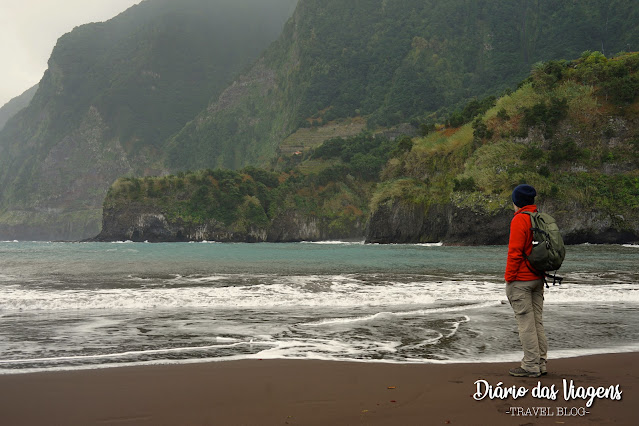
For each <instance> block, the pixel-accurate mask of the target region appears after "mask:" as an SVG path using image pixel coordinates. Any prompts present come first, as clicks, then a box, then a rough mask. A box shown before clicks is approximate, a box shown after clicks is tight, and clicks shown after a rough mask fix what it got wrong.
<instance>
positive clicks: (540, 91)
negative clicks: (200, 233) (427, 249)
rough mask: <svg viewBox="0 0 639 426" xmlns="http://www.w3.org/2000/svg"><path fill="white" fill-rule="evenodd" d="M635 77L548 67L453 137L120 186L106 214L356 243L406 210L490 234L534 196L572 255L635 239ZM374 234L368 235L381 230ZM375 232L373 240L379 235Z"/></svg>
mask: <svg viewBox="0 0 639 426" xmlns="http://www.w3.org/2000/svg"><path fill="white" fill-rule="evenodd" d="M638 71H639V54H637V53H632V54H621V55H619V56H617V57H613V58H606V57H605V56H604V55H603V54H601V53H599V52H585V53H584V54H583V55H582V56H581V58H579V59H577V60H574V61H550V62H546V63H539V64H536V65H535V66H534V68H533V71H532V73H531V75H530V77H529V78H527V79H526V80H524V81H523V82H522V83H521V84H520V87H519V89H517V90H516V91H515V92H513V93H510V94H507V95H505V96H502V97H501V98H499V99H494V98H487V99H484V100H473V101H471V102H469V104H467V105H466V107H464V108H462V109H460V110H459V111H458V112H455V113H453V114H451V116H450V117H449V119H448V120H447V122H448V123H449V126H443V125H438V126H437V129H435V130H434V131H431V132H430V133H429V134H427V135H426V136H423V137H417V138H414V139H411V138H408V137H405V136H404V137H399V138H397V139H395V140H393V141H391V140H389V139H386V138H384V137H381V136H375V135H374V134H372V133H370V132H369V133H362V134H360V135H358V136H355V137H350V138H346V139H344V138H334V139H331V140H328V141H326V142H324V143H323V144H322V145H320V146H319V147H317V148H316V149H314V150H312V151H311V152H308V153H306V154H304V156H303V158H302V154H301V153H297V154H293V155H292V156H288V157H282V158H280V162H279V163H278V165H277V167H276V168H274V169H272V170H271V171H266V170H262V169H256V168H253V167H251V168H246V169H244V170H241V171H238V172H232V171H222V170H205V171H200V172H193V173H186V174H184V173H181V174H179V175H177V176H167V177H163V178H153V179H152V178H145V179H131V178H124V179H120V180H119V181H118V182H116V184H115V185H114V186H113V187H112V188H111V190H110V191H109V196H108V197H107V201H106V202H105V210H108V209H113V208H115V207H116V206H118V205H119V206H122V205H126V204H127V203H130V202H134V201H136V200H143V201H144V203H147V205H151V206H153V207H154V209H155V210H156V211H161V212H162V213H164V214H165V215H166V216H167V218H169V220H170V221H171V220H182V221H187V222H191V223H197V222H198V221H200V222H202V221H206V220H209V219H211V218H214V219H215V220H217V221H218V222H220V223H223V224H225V226H228V227H230V228H232V229H233V230H235V231H241V230H246V229H248V227H249V226H250V225H251V224H252V225H254V226H258V227H264V228H268V226H269V224H270V223H271V222H272V221H273V220H274V219H275V218H277V217H278V216H280V215H282V214H283V213H284V212H286V211H295V212H297V213H298V214H300V215H302V216H305V217H314V218H320V219H322V220H325V221H326V223H329V224H330V225H329V226H330V227H331V228H332V230H333V231H335V234H334V235H339V234H340V233H341V235H350V234H349V231H352V229H354V227H358V228H357V229H362V230H363V227H362V226H361V224H362V223H364V222H366V221H367V220H369V218H370V217H374V216H375V214H377V213H379V212H383V214H385V215H389V214H398V217H401V216H402V213H401V208H400V209H399V210H397V209H396V208H395V207H396V206H397V205H398V204H399V205H401V206H404V207H403V208H404V210H405V209H406V208H407V209H409V210H408V211H409V212H410V214H408V215H406V217H410V218H412V219H414V218H417V219H418V220H424V221H427V220H433V221H446V220H447V219H446V218H442V217H435V216H433V215H436V214H439V215H441V214H443V213H441V212H442V211H443V210H442V209H444V210H445V209H449V210H450V209H451V208H453V209H458V210H459V211H461V210H465V211H468V212H471V213H470V214H472V215H479V216H478V217H484V218H486V220H491V219H490V218H492V217H497V216H499V217H502V218H503V217H507V215H506V214H505V213H506V212H508V211H509V210H510V209H511V203H510V201H509V200H510V192H511V191H512V188H513V187H514V186H516V185H517V184H519V183H522V182H527V183H529V184H532V185H534V186H535V187H536V188H537V190H538V192H539V198H538V200H539V201H540V202H541V203H542V204H543V206H544V208H545V209H546V210H547V211H551V212H553V213H554V214H555V215H557V217H558V218H559V220H560V221H563V223H564V225H566V226H564V228H563V229H564V230H565V231H566V232H567V233H568V234H570V233H571V232H572V233H573V234H574V235H572V236H569V240H570V241H573V242H578V241H580V240H579V238H581V239H582V240H588V239H594V240H597V238H602V237H601V235H603V234H606V235H607V237H606V238H610V239H612V240H614V238H621V239H623V238H636V237H637V236H639V228H638V227H637V223H638V222H637V220H638V219H639V214H638V212H639V99H638V98H639V73H638ZM464 121H466V123H465V124H460V122H461V123H463V122H464ZM450 123H456V124H459V126H458V127H452V126H451V124H450ZM393 209H395V210H393ZM433 209H435V210H433ZM429 211H430V212H431V213H430V216H429ZM433 211H437V212H439V213H433ZM393 212H394V213H393ZM500 215H501V216H500ZM427 218H429V219H427ZM480 220H483V219H480ZM374 222H375V223H371V224H370V226H372V227H373V228H374V227H375V226H380V225H379V223H378V222H379V221H374ZM380 223H381V222H380ZM356 224H357V225H356ZM471 225H472V224H468V226H471ZM407 226H408V227H409V228H410V232H411V233H412V235H403V236H402V238H405V239H406V241H433V240H435V241H439V240H440V239H442V238H445V237H446V234H445V233H446V232H449V233H450V232H451V231H450V229H449V228H446V227H444V228H445V229H446V230H445V231H441V229H440V230H438V229H436V227H435V228H433V227H429V226H422V225H421V224H408V225H407ZM460 226H461V228H463V226H466V225H465V224H461V225H459V226H458V227H457V228H456V230H455V232H458V233H463V232H468V230H466V229H460ZM444 228H442V229H444ZM494 229H501V227H500V226H495V227H494ZM376 231H378V230H375V229H369V235H370V234H371V233H372V234H374V233H375V232H376ZM470 231H471V232H472V230H470ZM442 232H444V233H443V234H442ZM491 232H493V231H491ZM500 232H501V234H499V235H494V237H495V239H494V240H490V241H491V242H499V241H501V240H502V239H503V237H504V235H506V234H507V227H506V226H503V229H502V230H501V231H500ZM493 234H495V232H493ZM502 234H503V235H502ZM579 235H580V236H579ZM452 237H453V240H455V238H457V241H459V242H464V239H463V238H462V237H459V236H456V237H455V236H452ZM480 240H481V239H480ZM473 241H475V240H473Z"/></svg>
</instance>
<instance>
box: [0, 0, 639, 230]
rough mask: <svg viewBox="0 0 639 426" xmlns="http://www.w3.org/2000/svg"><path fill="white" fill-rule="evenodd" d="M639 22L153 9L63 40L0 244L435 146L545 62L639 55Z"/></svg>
mask: <svg viewBox="0 0 639 426" xmlns="http://www.w3.org/2000/svg"><path fill="white" fill-rule="evenodd" d="M296 4H297V7H296V9H295V12H294V13H293V16H292V18H291V19H289V20H288V22H287V23H286V25H283V24H284V22H285V21H286V19H287V18H288V17H289V16H290V15H291V14H292V11H293V7H294V6H295V5H296ZM637 21H639V9H638V8H636V7H635V2H634V1H631V0H614V1H609V2H603V1H600V0H584V1H580V2H569V1H568V2H566V1H557V0H554V1H551V0H519V1H507V0H495V1H490V2H476V1H468V0H451V1H447V2H443V1H424V0H363V1H357V2H345V1H337V0H300V1H299V2H296V1H295V0H269V1H264V0H215V1H208V0H185V1H183V2H175V1H169V0H147V1H144V2H142V3H140V4H139V5H137V6H134V7H132V8H131V9H129V10H128V11H126V12H125V13H123V14H121V15H119V16H118V17H116V18H114V19H112V20H110V21H107V22H104V23H97V24H90V25H84V26H81V27H78V28H76V29H75V30H74V31H72V32H71V33H69V34H67V35H65V36H63V37H61V38H60V40H59V42H58V44H57V46H56V48H55V49H54V51H53V53H52V56H51V59H50V61H49V69H48V70H47V72H46V73H45V75H44V77H43V79H42V81H41V82H40V85H39V88H38V91H37V93H36V94H35V96H34V98H33V100H32V101H31V102H30V104H29V106H28V107H27V108H25V109H23V110H22V111H20V112H19V113H18V114H16V115H15V116H14V117H13V118H12V119H11V120H9V122H8V123H7V124H6V126H5V128H4V129H3V130H2V131H1V132H0V187H2V188H3V189H2V192H1V193H0V238H4V239H7V238H11V239H12V238H20V239H27V238H32V239H57V238H63V239H78V238H84V237H88V236H91V235H95V234H97V233H98V232H99V230H100V217H101V216H102V201H103V199H104V196H105V195H106V191H107V189H108V188H109V186H110V185H111V184H112V183H113V182H114V181H115V180H116V179H117V178H118V177H120V176H130V177H140V176H157V175H167V174H169V173H177V172H179V171H186V170H194V169H207V168H217V167H225V168H229V169H235V170H238V169H241V168H243V167H245V166H247V165H253V166H266V167H272V166H275V165H277V163H276V161H277V158H278V157H280V156H281V155H284V156H286V155H289V154H292V153H294V152H296V151H302V152H303V153H305V154H306V153H308V152H309V151H310V150H311V149H314V148H316V147H317V146H318V145H319V144H321V143H322V142H323V141H324V139H327V138H330V137H333V136H343V137H351V136H353V135H355V134H357V133H358V132H359V131H361V130H362V129H366V130H367V131H370V132H380V131H384V129H388V128H390V127H395V126H398V125H403V126H405V125H406V123H410V124H411V125H412V126H413V128H419V127H421V128H422V129H423V130H424V131H426V130H428V128H429V126H430V125H432V124H433V123H434V122H437V121H442V120H443V119H444V118H445V117H449V116H451V112H452V111H455V110H457V109H459V108H461V107H462V106H463V105H465V104H466V103H467V102H468V101H469V100H471V99H475V98H484V97H485V96H486V95H495V94H497V93H502V92H503V90H505V89H506V88H509V87H514V85H515V84H516V83H517V82H519V81H520V80H521V79H522V78H525V76H526V75H527V73H528V70H529V69H530V67H531V65H532V64H534V63H536V62H537V61H540V60H549V59H560V58H566V57H577V56H578V55H579V54H580V53H581V52H582V51H584V50H587V49H590V50H603V51H605V53H606V54H610V53H614V52H618V51H621V50H632V49H636V48H637V47H636V46H635V44H636V40H639V27H638V26H637V25H636V22H637ZM282 27H283V28H284V29H283V31H281V33H280V30H281V29H282ZM278 34H279V38H277V36H278ZM273 40H276V41H275V42H274V43H272V44H270V43H271V41H273ZM242 70H243V72H242ZM453 118H454V117H452V116H451V122H455V121H457V120H456V119H453ZM402 132H403V131H397V130H396V131H395V135H397V134H399V133H402ZM322 135H323V136H322ZM360 210H361V209H360Z"/></svg>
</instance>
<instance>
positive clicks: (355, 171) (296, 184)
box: [104, 133, 410, 236]
mask: <svg viewBox="0 0 639 426" xmlns="http://www.w3.org/2000/svg"><path fill="white" fill-rule="evenodd" d="M406 149H410V139H406V138H402V139H399V140H397V141H390V140H388V139H386V138H384V137H380V136H375V135H373V134H371V133H362V134H360V135H357V136H354V137H351V138H348V139H342V138H334V139H331V140H329V141H327V142H326V143H324V144H323V145H322V146H320V147H319V148H318V149H317V150H315V151H314V152H312V153H310V154H308V156H307V159H306V160H305V161H303V162H301V156H300V155H293V156H291V157H288V158H282V159H281V162H280V164H279V166H278V168H277V169H274V170H268V171H267V170H264V169H258V168H255V167H247V168H244V169H242V170H239V171H232V170H223V169H216V170H212V169H206V170H200V171H196V172H186V173H185V172H180V173H178V174H176V175H170V176H164V177H156V178H151V177H146V178H127V177H125V178H121V179H119V180H118V181H116V182H115V184H114V185H113V186H112V187H111V188H110V190H109V192H108V194H107V197H106V200H105V204H104V210H105V211H106V212H109V211H111V210H114V209H118V208H119V207H122V206H127V205H143V206H144V211H153V212H157V213H160V214H162V215H163V217H165V218H166V220H167V221H168V222H169V223H177V222H179V223H182V224H188V225H189V226H191V227H192V226H197V225H202V224H206V223H211V222H215V223H217V224H219V225H220V226H221V227H223V228H225V229H228V230H229V231H231V232H233V233H244V235H246V234H247V233H248V232H249V230H251V229H265V230H266V229H269V227H270V226H271V223H272V222H273V221H274V220H275V219H277V218H279V217H282V216H284V215H286V214H289V213H294V214H295V215H296V216H298V217H306V218H312V219H315V220H319V221H320V223H321V225H320V226H321V227H322V232H323V234H324V235H335V236H350V235H352V234H353V231H355V234H356V235H361V234H362V233H363V226H364V224H365V222H366V218H367V215H368V209H367V207H368V200H369V198H370V195H371V193H372V190H373V188H374V185H375V183H376V182H377V181H378V180H379V174H380V171H381V169H382V167H383V166H384V164H385V163H386V161H387V160H388V158H390V157H391V156H396V155H399V154H401V153H402V152H404V151H405V150H406Z"/></svg>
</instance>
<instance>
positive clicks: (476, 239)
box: [366, 200, 639, 245]
mask: <svg viewBox="0 0 639 426" xmlns="http://www.w3.org/2000/svg"><path fill="white" fill-rule="evenodd" d="M538 207H539V209H540V211H544V212H547V213H549V214H550V215H552V216H553V217H555V219H556V220H557V223H558V225H559V228H560V230H561V232H562V235H563V237H564V242H565V243H566V244H583V243H591V244H625V243H632V242H638V241H639V212H636V214H635V215H634V216H632V217H627V216H622V215H609V214H606V213H604V212H603V211H601V210H597V209H593V208H592V207H591V208H585V207H584V206H579V205H561V204H559V203H553V202H548V203H542V204H540V205H539V206H538ZM512 215H513V213H512V211H509V210H505V209H500V210H497V211H495V212H481V211H473V210H472V209H469V208H465V207H457V206H455V205H453V204H452V203H451V204H447V205H431V206H424V205H419V204H410V203H406V202H403V201H401V200H394V201H389V202H386V203H383V204H381V205H380V206H378V208H377V209H375V210H374V211H373V212H372V213H371V216H370V221H369V223H368V226H367V228H366V242H368V243H382V244H384V243H426V242H444V243H445V244H451V245H457V244H459V245H500V244H508V235H509V227H510V220H511V219H512Z"/></svg>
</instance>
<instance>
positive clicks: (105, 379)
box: [0, 353, 639, 426]
mask: <svg viewBox="0 0 639 426" xmlns="http://www.w3.org/2000/svg"><path fill="white" fill-rule="evenodd" d="M514 366H516V365H515V364H513V363H508V364H503V363H476V364H419V365H415V364H385V363H355V362H336V361H313V360H242V361H224V362H209V363H201V364H183V365H157V366H140V367H120V368H108V369H96V370H82V371H67V372H46V373H29V374H9V375H0V424H2V425H7V426H9V425H11V426H17V425H83V426H88V425H287V424H288V425H387V426H388V425H445V424H451V425H538V424H540V425H544V424H552V425H557V424H566V425H574V424H588V425H604V424H618V425H636V424H638V423H637V422H639V353H623V354H606V355H594V356H584V357H578V358H566V359H559V360H551V361H550V362H549V364H548V367H549V374H548V375H547V376H542V377H541V378H539V379H535V378H514V377H510V376H509V375H508V369H509V368H511V367H514ZM563 379H566V380H567V381H568V382H570V381H571V380H572V381H574V384H575V386H582V387H586V388H587V387H589V386H594V387H599V386H603V387H606V388H607V387H609V386H611V385H619V389H620V390H621V391H622V399H621V400H611V399H596V400H595V401H594V403H593V405H592V407H590V408H584V409H582V410H581V412H583V410H587V411H589V414H586V415H584V416H579V415H577V416H559V415H558V414H559V413H558V411H557V407H567V408H566V409H565V411H568V412H570V411H569V410H570V409H571V408H572V409H573V414H578V411H579V409H580V407H585V405H586V401H584V400H582V399H577V400H571V401H565V400H564V396H563ZM477 380H486V381H487V382H488V383H490V384H492V385H493V386H494V385H497V383H498V382H503V383H504V386H512V385H516V386H519V387H524V388H527V389H529V392H528V395H527V396H526V397H524V398H518V399H516V400H514V399H513V398H512V397H509V398H508V399H504V400H502V399H493V400H490V399H489V398H485V399H483V400H481V401H476V400H475V399H473V394H474V393H475V391H476V390H477V387H476V385H475V384H474V383H475V381H477ZM538 381H541V383H542V386H548V387H550V386H552V385H553V384H554V385H555V386H556V389H557V390H558V391H559V393H558V395H557V400H556V401H552V400H547V399H538V398H533V397H532V396H531V395H530V394H531V392H532V389H533V388H534V387H535V385H537V382H538ZM511 407H522V410H523V411H524V413H525V410H526V409H531V410H532V409H533V408H536V407H550V409H549V411H548V413H547V414H554V415H553V416H539V417H535V416H534V415H532V416H512V415H511V414H507V413H506V412H507V411H509V410H510V409H511ZM513 410H516V409H513Z"/></svg>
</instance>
